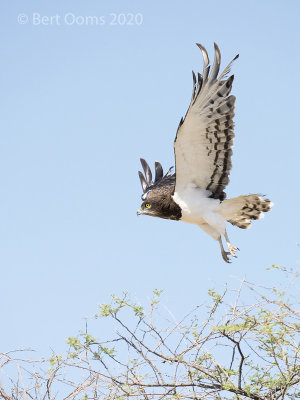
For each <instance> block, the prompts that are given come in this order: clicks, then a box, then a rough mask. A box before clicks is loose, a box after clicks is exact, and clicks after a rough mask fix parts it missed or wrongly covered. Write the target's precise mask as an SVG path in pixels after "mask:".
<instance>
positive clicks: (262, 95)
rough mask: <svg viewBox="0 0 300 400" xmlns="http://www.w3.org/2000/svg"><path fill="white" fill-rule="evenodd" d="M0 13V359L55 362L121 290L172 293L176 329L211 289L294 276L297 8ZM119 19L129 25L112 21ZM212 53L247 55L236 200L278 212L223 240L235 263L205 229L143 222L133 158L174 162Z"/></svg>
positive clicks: (147, 5) (39, 6)
mask: <svg viewBox="0 0 300 400" xmlns="http://www.w3.org/2000/svg"><path fill="white" fill-rule="evenodd" d="M1 9H2V10H1V15H0V20H1V21H0V29H1V31H2V32H1V34H2V38H5V39H4V40H2V41H1V44H0V54H1V60H2V62H1V65H0V69H1V74H0V77H1V88H2V89H1V95H0V98H1V100H0V101H1V119H0V120H1V122H0V124H1V132H2V138H1V148H0V153H1V154H0V169H1V196H0V219H1V224H0V265H1V291H0V312H1V323H2V326H5V330H4V329H2V332H1V350H0V351H7V350H12V349H16V348H24V347H32V348H34V349H36V350H37V351H38V352H39V353H40V354H43V355H46V354H47V353H48V352H50V348H53V349H55V350H57V351H61V350H62V349H64V348H65V342H64V340H65V338H66V337H68V336H70V335H73V334H74V333H76V332H77V330H79V329H80V328H82V327H83V324H84V321H83V317H84V316H89V315H93V314H94V312H95V311H96V309H97V305H98V304H99V303H103V302H106V301H107V300H108V298H109V295H110V294H111V293H115V294H119V293H121V292H122V290H127V291H129V292H130V293H131V294H132V297H133V298H135V299H136V300H137V301H140V302H141V303H144V302H146V301H147V298H148V297H150V296H151V291H152V290H153V289H154V288H159V289H163V290H164V297H163V301H164V303H165V305H166V307H168V309H170V310H172V312H173V314H174V315H175V316H178V318H179V317H180V316H181V315H182V314H183V313H185V312H186V311H188V310H190V309H192V308H193V306H194V305H195V304H198V303H201V302H203V300H204V299H205V298H206V293H207V290H208V289H209V288H210V287H223V286H224V284H225V283H226V282H229V283H230V284H233V285H235V284H237V282H238V279H242V278H244V277H246V278H247V279H248V280H250V281H256V282H260V283H261V284H264V285H276V284H280V281H279V279H278V275H277V274H276V273H275V272H274V273H273V272H267V271H266V267H267V266H269V265H271V264H273V263H275V264H279V265H285V266H287V267H295V266H296V265H297V260H299V249H300V247H299V243H300V234H299V206H298V203H299V196H300V189H299V132H298V130H299V129H298V121H297V117H298V114H299V68H300V57H299V51H298V49H299V35H300V28H299V12H300V4H299V2H297V1H296V0H295V1H291V0H289V1H285V2H283V1H278V0H277V1H274V0H273V1H264V2H259V1H243V2H241V1H239V0H236V1H233V0H228V1H226V2H224V1H211V2H207V1H205V2H204V1H189V2H183V1H165V2H158V1H156V2H146V1H143V0H139V1H131V2H126V3H125V2H124V1H119V0H115V1H110V2H108V1H107V2H103V1H98V0H97V1H91V0H85V1H74V0H72V1H68V0H65V1H63V2H62V1H58V0H53V1H51V2H50V1H48V2H46V1H31V2H30V4H28V2H26V3H25V2H23V1H11V2H6V3H5V4H3V5H2V6H1ZM120 14H125V15H126V18H127V20H126V21H127V23H128V24H125V25H121V24H120V23H117V24H113V22H114V19H118V18H119V21H121V23H122V21H123V18H124V17H123V16H120ZM136 15H137V17H136ZM42 17H44V18H43V19H42ZM51 17H52V19H51ZM88 17H96V19H97V20H98V22H99V24H98V25H95V24H91V23H89V21H91V19H89V18H88ZM18 18H19V21H18ZM39 18H40V19H39ZM133 18H137V19H136V21H137V22H138V24H133V25H131V24H130V21H131V22H132V21H133ZM39 21H40V22H39ZM82 21H83V22H82ZM86 21H87V22H86ZM94 21H95V19H94ZM101 21H102V22H103V21H104V23H102V22H101ZM141 22H142V23H141ZM214 41H215V42H217V43H218V45H219V47H220V49H221V52H222V59H223V64H222V65H223V67H225V66H226V65H227V63H228V62H229V61H230V60H231V59H232V58H233V57H234V56H235V55H236V54H237V53H239V54H240V58H239V59H238V60H237V61H236V62H235V63H234V66H233V68H232V71H233V72H234V74H235V81H234V89H233V93H234V94H235V95H236V97H237V102H236V117H235V122H236V128H235V132H236V139H235V147H234V156H233V170H232V173H231V183H230V185H229V187H228V190H227V193H228V197H233V196H237V195H240V194H248V193H257V192H260V193H264V194H267V195H268V196H269V197H270V198H271V199H272V200H273V201H274V203H275V206H274V208H273V210H272V212H271V213H269V214H267V215H266V217H265V219H264V220H263V221H258V222H256V223H255V224H254V225H253V227H252V228H251V229H250V230H248V231H243V230H240V229H237V228H234V227H231V226H230V227H229V228H228V233H229V236H230V238H231V241H232V243H233V244H234V245H237V246H238V247H239V248H240V249H241V251H240V253H239V254H238V255H239V258H238V259H236V260H234V262H233V263H232V264H230V265H226V264H225V263H224V262H223V261H222V258H221V256H220V251H219V246H218V243H217V242H215V241H213V240H212V239H211V238H210V237H209V236H207V235H205V234H204V233H203V232H202V231H201V230H200V229H199V228H197V227H195V226H191V225H187V224H183V223H178V222H173V221H165V220H159V219H154V218H149V217H139V218H137V216H136V210H137V208H139V205H140V195H141V187H140V183H139V180H138V175H137V170H138V169H140V164H139V157H144V158H145V159H146V160H148V161H149V163H151V164H153V163H154V161H155V160H159V161H160V162H161V163H162V164H163V166H164V168H165V169H168V168H169V167H170V166H171V165H174V156H173V140H174V136H175V133H176V129H177V125H178V122H179V120H180V118H181V117H182V116H183V115H184V114H185V111H186V109H187V106H188V103H189V100H190V96H191V89H192V75H191V70H192V69H194V70H196V71H197V70H198V71H201V70H202V57H201V53H200V51H199V49H198V48H197V47H196V46H195V42H200V43H202V44H203V45H204V46H206V48H207V50H208V51H209V54H210V56H211V58H212V57H213V42H214ZM101 329H102V330H104V331H105V329H106V328H105V327H103V328H101ZM107 334H108V335H109V334H110V332H109V330H108V331H107Z"/></svg>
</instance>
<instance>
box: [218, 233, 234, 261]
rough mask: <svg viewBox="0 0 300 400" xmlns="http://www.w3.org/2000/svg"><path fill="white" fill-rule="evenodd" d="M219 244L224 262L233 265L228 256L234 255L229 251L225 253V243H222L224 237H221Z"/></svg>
mask: <svg viewBox="0 0 300 400" xmlns="http://www.w3.org/2000/svg"><path fill="white" fill-rule="evenodd" d="M218 242H219V243H220V248H221V253H222V257H223V260H224V261H225V262H227V263H231V261H230V259H229V257H228V256H229V254H232V253H231V252H229V251H225V250H224V247H223V243H222V236H219V239H218Z"/></svg>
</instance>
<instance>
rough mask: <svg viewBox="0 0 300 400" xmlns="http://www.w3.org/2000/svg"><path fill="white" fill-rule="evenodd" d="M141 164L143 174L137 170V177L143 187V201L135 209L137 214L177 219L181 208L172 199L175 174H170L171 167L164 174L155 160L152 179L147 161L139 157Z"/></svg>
mask: <svg viewBox="0 0 300 400" xmlns="http://www.w3.org/2000/svg"><path fill="white" fill-rule="evenodd" d="M141 164H142V167H143V169H144V173H145V176H144V175H143V174H142V172H141V171H139V177H140V181H141V185H142V188H143V195H142V200H143V203H142V204H141V207H140V208H139V210H138V211H137V215H142V214H144V215H150V216H151V217H158V218H165V219H174V220H179V219H180V218H181V209H180V207H179V206H178V204H176V203H175V202H174V200H173V194H174V189H175V174H171V170H172V168H170V169H169V171H168V172H167V173H166V175H165V176H164V174H163V169H162V166H161V164H160V163H159V162H157V161H156V162H155V179H154V182H153V181H152V173H151V170H150V167H149V165H148V164H147V162H146V161H145V160H144V159H142V158H141Z"/></svg>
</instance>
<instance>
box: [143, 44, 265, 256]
mask: <svg viewBox="0 0 300 400" xmlns="http://www.w3.org/2000/svg"><path fill="white" fill-rule="evenodd" d="M198 47H199V48H200V49H201V51H202V54H203V59H204V67H203V73H202V75H200V74H198V77H197V79H196V75H195V74H194V72H193V94H192V100H191V103H190V106H189V108H188V111H187V113H186V115H185V117H184V119H181V121H180V123H179V127H178V130H177V134H176V138H175V142H174V151H175V161H176V174H171V168H170V170H169V171H168V172H167V174H166V175H163V169H162V166H161V164H160V163H158V162H155V179H154V182H153V181H152V173H151V170H150V168H149V166H148V164H147V163H146V161H145V160H143V159H141V163H142V166H143V170H144V174H145V175H143V174H142V173H141V172H139V176H140V180H141V184H142V188H143V192H144V194H143V195H142V199H143V200H144V202H143V203H142V206H141V208H140V209H139V210H138V215H139V214H146V215H150V216H154V217H159V218H165V219H173V220H178V221H183V222H187V223H190V224H195V225H198V226H199V227H200V228H201V229H202V230H203V231H204V232H206V233H207V234H209V235H210V236H211V237H212V238H214V239H215V240H217V241H218V242H219V243H220V246H221V252H222V256H223V259H224V260H225V261H226V262H229V258H228V255H229V254H231V255H232V256H234V257H236V255H235V251H236V250H237V248H236V247H234V246H232V245H231V244H230V242H229V238H228V236H227V233H226V221H228V222H230V223H231V224H233V225H236V226H238V227H240V228H248V227H250V225H251V222H252V220H255V219H258V218H262V217H263V212H267V211H270V209H271V206H272V203H271V202H270V200H268V199H264V198H263V197H262V196H260V195H258V194H253V195H245V196H239V197H236V198H233V199H229V200H225V198H226V194H225V192H224V189H225V187H226V186H227V184H228V183H229V177H228V176H229V173H230V170H231V155H232V146H233V138H234V132H233V129H234V123H233V117H234V105H235V97H234V96H232V95H230V92H231V88H232V82H233V78H234V77H233V75H232V76H230V77H229V78H226V75H227V73H228V72H229V70H230V66H231V64H232V62H233V61H234V60H235V59H236V58H237V57H238V56H237V57H235V59H234V60H233V61H232V62H231V63H230V64H229V65H228V66H227V68H225V70H224V72H223V73H222V74H221V75H220V76H218V74H219V69H220V62H221V54H220V50H219V48H218V46H217V45H216V44H215V59H214V64H213V66H212V68H211V70H210V65H209V59H208V55H207V52H206V50H205V48H204V47H203V46H201V45H199V44H198ZM222 237H224V238H225V240H226V243H227V246H228V249H229V252H225V250H224V248H223V244H222Z"/></svg>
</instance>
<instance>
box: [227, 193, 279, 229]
mask: <svg viewBox="0 0 300 400" xmlns="http://www.w3.org/2000/svg"><path fill="white" fill-rule="evenodd" d="M272 206H273V203H271V201H270V200H269V199H265V198H264V197H263V196H262V195H259V194H249V195H245V196H239V197H234V198H233V199H228V200H224V201H223V202H222V203H220V206H219V207H220V209H219V213H220V214H221V215H222V216H223V217H224V218H225V219H226V220H227V221H228V222H230V223H231V224H232V225H236V226H238V227H239V228H242V229H246V228H250V226H251V222H252V221H253V220H255V219H261V218H263V217H264V214H263V213H264V212H268V211H270V210H271V207H272Z"/></svg>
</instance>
